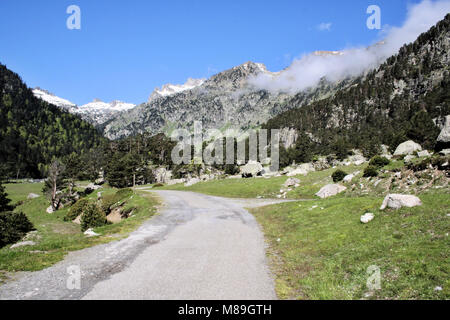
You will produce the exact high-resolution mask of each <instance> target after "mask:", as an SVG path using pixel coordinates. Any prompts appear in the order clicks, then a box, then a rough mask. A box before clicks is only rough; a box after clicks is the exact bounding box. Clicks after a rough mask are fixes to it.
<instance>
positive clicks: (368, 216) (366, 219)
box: [360, 212, 375, 224]
mask: <svg viewBox="0 0 450 320" xmlns="http://www.w3.org/2000/svg"><path fill="white" fill-rule="evenodd" d="M373 218H375V216H374V215H373V213H370V212H368V213H366V214H364V215H362V216H361V219H360V221H361V222H362V223H364V224H365V223H369V222H370V221H372V220H373Z"/></svg>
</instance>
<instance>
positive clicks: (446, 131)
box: [437, 115, 450, 143]
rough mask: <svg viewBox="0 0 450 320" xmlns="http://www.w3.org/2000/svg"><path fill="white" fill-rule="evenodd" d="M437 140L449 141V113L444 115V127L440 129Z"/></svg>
mask: <svg viewBox="0 0 450 320" xmlns="http://www.w3.org/2000/svg"><path fill="white" fill-rule="evenodd" d="M437 142H443V143H447V142H450V115H448V116H446V117H445V123H444V128H443V129H442V130H441V133H440V134H439V136H438V138H437Z"/></svg>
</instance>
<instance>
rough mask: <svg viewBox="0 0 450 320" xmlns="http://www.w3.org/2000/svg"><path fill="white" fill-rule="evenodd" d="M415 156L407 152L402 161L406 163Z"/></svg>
mask: <svg viewBox="0 0 450 320" xmlns="http://www.w3.org/2000/svg"><path fill="white" fill-rule="evenodd" d="M415 158H416V157H415V156H413V155H411V154H408V155H407V156H406V157H405V158H404V159H403V161H405V163H408V162H411V160H412V159H415Z"/></svg>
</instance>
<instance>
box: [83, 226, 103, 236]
mask: <svg viewBox="0 0 450 320" xmlns="http://www.w3.org/2000/svg"><path fill="white" fill-rule="evenodd" d="M84 234H85V235H86V236H88V237H98V236H99V235H100V234H98V233H95V232H94V230H93V229H92V228H89V229H87V230H86V231H85V232H84Z"/></svg>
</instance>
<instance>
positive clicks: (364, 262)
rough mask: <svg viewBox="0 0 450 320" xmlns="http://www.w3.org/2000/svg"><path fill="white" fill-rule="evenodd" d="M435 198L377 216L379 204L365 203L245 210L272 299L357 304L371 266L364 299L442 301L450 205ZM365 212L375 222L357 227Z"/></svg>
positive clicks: (449, 258) (449, 259) (446, 287)
mask: <svg viewBox="0 0 450 320" xmlns="http://www.w3.org/2000/svg"><path fill="white" fill-rule="evenodd" d="M440 192H441V193H438V192H437V191H433V192H429V193H425V194H422V195H420V198H421V200H422V202H423V206H420V207H415V208H403V209H400V210H398V211H393V210H387V211H385V212H381V211H379V210H378V209H379V207H380V205H381V203H382V200H383V199H382V198H372V197H359V198H350V197H349V198H344V197H338V198H330V199H326V200H315V201H306V202H291V203H285V204H279V205H273V206H268V207H263V208H256V209H251V212H252V213H253V214H254V215H255V216H256V218H257V220H258V222H259V223H260V224H261V225H262V227H263V230H264V233H265V236H266V240H267V241H268V243H269V246H270V248H269V250H268V254H269V256H270V261H271V264H272V269H273V272H274V273H275V276H276V290H277V293H278V296H279V297H280V298H282V299H364V298H365V293H367V292H368V289H367V287H366V281H367V278H368V275H367V274H366V271H367V268H368V267H369V266H371V265H376V266H378V267H379V268H380V269H381V290H377V291H375V292H374V293H373V296H372V297H371V299H449V298H450V277H449V272H450V251H449V248H450V240H449V237H448V232H449V231H450V228H449V227H450V217H448V216H447V214H448V213H449V211H450V210H449V209H450V199H449V196H448V194H447V193H443V192H442V191H440ZM313 206H317V208H315V209H312V208H313ZM322 208H323V209H322ZM366 212H372V213H374V214H375V219H374V220H373V221H371V222H370V223H369V224H366V225H364V224H361V223H360V221H359V219H360V216H361V215H362V214H364V213H366ZM278 239H279V241H277V240H278ZM437 286H440V287H442V288H443V291H434V288H435V287H437Z"/></svg>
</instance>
